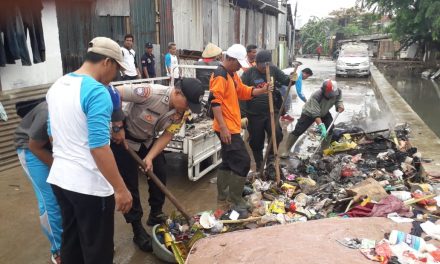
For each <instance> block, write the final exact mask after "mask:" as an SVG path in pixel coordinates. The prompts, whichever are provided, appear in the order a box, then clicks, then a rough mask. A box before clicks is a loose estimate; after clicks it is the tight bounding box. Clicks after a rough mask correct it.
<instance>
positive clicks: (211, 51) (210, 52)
mask: <svg viewBox="0 0 440 264" xmlns="http://www.w3.org/2000/svg"><path fill="white" fill-rule="evenodd" d="M220 54H222V49H221V48H219V47H218V46H217V45H215V44H213V43H208V45H206V47H205V50H204V51H203V53H202V58H205V59H208V58H213V57H217V56H218V55H220Z"/></svg>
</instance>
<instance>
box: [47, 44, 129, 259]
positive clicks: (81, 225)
mask: <svg viewBox="0 0 440 264" xmlns="http://www.w3.org/2000/svg"><path fill="white" fill-rule="evenodd" d="M125 67H126V66H125V64H124V62H123V58H122V54H121V49H120V47H119V45H118V44H117V43H116V42H115V41H113V40H111V39H109V38H105V37H97V38H94V39H93V40H92V41H90V43H89V49H88V50H87V54H86V57H85V61H84V63H83V65H82V66H81V67H80V68H79V69H78V70H76V71H75V72H73V73H69V74H66V75H64V76H63V77H61V78H59V79H58V80H57V81H56V82H55V83H54V84H53V85H52V86H51V87H50V89H49V91H48V92H47V95H46V100H47V104H48V110H49V118H48V129H47V130H48V134H49V136H51V137H52V140H53V141H52V144H53V158H54V160H53V163H52V167H51V169H50V173H49V177H48V179H47V182H48V183H50V184H51V185H52V189H53V191H54V194H55V196H56V198H57V201H58V204H59V206H60V209H61V215H62V227H63V234H62V243H61V260H62V263H63V264H78V263H102V264H113V250H114V244H113V233H114V210H115V207H116V210H118V211H121V212H122V213H127V212H128V211H129V210H130V209H131V206H132V197H131V194H130V192H129V191H128V189H127V187H126V186H125V184H124V181H123V179H122V177H121V175H120V174H119V171H118V167H117V166H116V162H115V158H114V156H113V153H112V151H111V149H110V145H109V143H110V133H109V131H110V121H111V115H112V111H113V103H112V99H111V98H110V95H109V92H108V91H107V88H106V87H105V85H108V84H109V83H110V82H111V81H112V80H113V79H114V78H115V77H116V74H117V72H118V71H119V69H120V68H123V69H125Z"/></svg>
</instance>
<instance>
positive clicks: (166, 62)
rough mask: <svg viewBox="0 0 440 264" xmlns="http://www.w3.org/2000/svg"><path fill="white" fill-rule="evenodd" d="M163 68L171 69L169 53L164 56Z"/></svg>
mask: <svg viewBox="0 0 440 264" xmlns="http://www.w3.org/2000/svg"><path fill="white" fill-rule="evenodd" d="M165 67H167V68H170V67H171V54H169V53H167V54H166V55H165Z"/></svg>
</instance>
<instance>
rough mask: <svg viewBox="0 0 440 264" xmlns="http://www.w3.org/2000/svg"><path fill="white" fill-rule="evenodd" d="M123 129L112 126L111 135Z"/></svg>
mask: <svg viewBox="0 0 440 264" xmlns="http://www.w3.org/2000/svg"><path fill="white" fill-rule="evenodd" d="M123 128H124V126H112V131H113V133H118V132H119V131H121V129H123Z"/></svg>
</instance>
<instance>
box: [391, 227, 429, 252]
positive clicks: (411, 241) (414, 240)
mask: <svg viewBox="0 0 440 264" xmlns="http://www.w3.org/2000/svg"><path fill="white" fill-rule="evenodd" d="M388 240H389V241H390V244H391V245H397V244H399V243H405V244H407V245H408V246H410V247H412V248H413V249H415V250H417V251H424V250H425V248H426V242H425V240H423V238H421V237H417V236H413V235H410V234H407V233H405V232H402V231H398V230H393V231H391V233H390V237H389V238H388Z"/></svg>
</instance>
